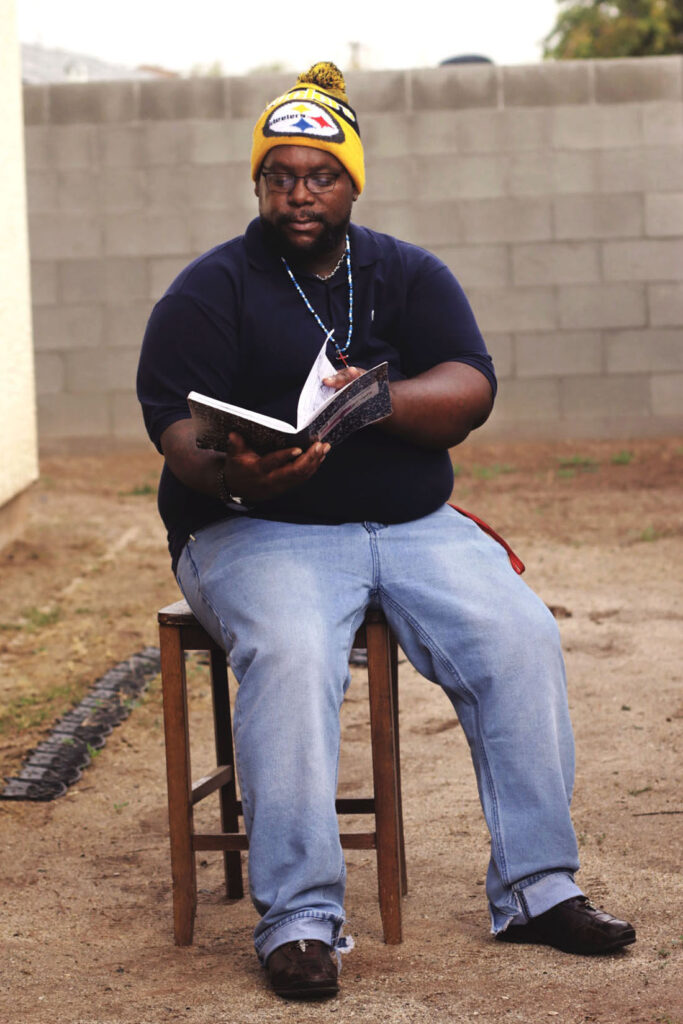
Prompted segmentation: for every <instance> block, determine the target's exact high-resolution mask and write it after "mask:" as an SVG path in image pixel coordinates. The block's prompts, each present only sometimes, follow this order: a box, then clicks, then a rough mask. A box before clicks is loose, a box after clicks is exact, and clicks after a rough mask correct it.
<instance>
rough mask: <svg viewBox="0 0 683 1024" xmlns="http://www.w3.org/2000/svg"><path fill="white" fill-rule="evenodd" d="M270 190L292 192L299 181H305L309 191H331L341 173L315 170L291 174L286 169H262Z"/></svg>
mask: <svg viewBox="0 0 683 1024" xmlns="http://www.w3.org/2000/svg"><path fill="white" fill-rule="evenodd" d="M261 175H262V177H264V178H265V179H266V185H267V186H268V191H269V192H291V191H292V189H294V188H295V187H296V183H297V181H299V180H301V181H303V182H304V183H305V185H306V188H307V189H308V191H309V192H313V193H316V194H317V193H318V192H331V191H332V189H333V188H334V186H335V185H336V184H337V178H339V177H340V175H339V174H335V173H334V172H333V171H314V172H313V173H312V174H289V173H288V172H285V171H261Z"/></svg>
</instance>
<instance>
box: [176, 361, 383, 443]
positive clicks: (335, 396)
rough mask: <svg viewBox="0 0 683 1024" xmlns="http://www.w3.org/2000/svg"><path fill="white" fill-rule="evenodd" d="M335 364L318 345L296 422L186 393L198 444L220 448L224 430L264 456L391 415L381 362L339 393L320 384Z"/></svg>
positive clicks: (341, 436)
mask: <svg viewBox="0 0 683 1024" xmlns="http://www.w3.org/2000/svg"><path fill="white" fill-rule="evenodd" d="M335 372H336V370H335V368H334V367H333V366H332V365H331V364H330V363H329V362H328V361H327V359H326V357H325V355H324V346H323V349H322V350H321V353H320V355H319V357H318V359H317V360H316V362H315V364H314V366H313V368H312V370H311V373H310V374H309V377H308V379H307V381H306V384H305V385H304V388H303V390H302V392H301V397H300V399H299V406H298V409H297V423H296V426H294V427H293V426H292V425H291V424H290V423H286V422H285V421H284V420H278V419H274V418H273V417H272V416H264V415H263V414H262V413H258V412H252V411H251V410H249V409H241V408H240V407H239V406H237V405H230V403H229V402H220V401H218V399H216V398H209V397H207V396H206V395H200V394H198V393H197V392H196V391H191V392H190V394H189V395H188V396H187V404H188V406H189V407H190V412H191V413H192V419H193V420H194V423H195V430H196V435H197V447H198V448H213V449H215V450H216V451H223V452H224V451H226V450H227V447H228V434H230V433H232V432H234V433H237V434H240V435H241V436H242V437H243V438H244V440H245V441H246V443H247V444H248V445H249V447H250V448H253V449H254V451H256V452H258V453H259V454H260V455H265V454H266V453H267V452H271V451H276V450H277V449H279V448H302V449H303V450H304V451H306V449H307V448H308V447H310V445H311V444H313V442H314V441H325V442H327V443H328V444H330V445H332V446H334V445H336V444H339V443H340V442H341V441H343V440H345V438H347V437H348V436H349V434H353V433H354V432H355V431H356V430H360V429H361V428H362V427H367V426H369V424H371V423H376V422H377V421H378V420H382V419H384V418H385V417H386V416H389V414H390V413H391V396H390V394H389V380H388V376H387V364H386V363H379V365H378V366H374V367H373V368H372V369H371V370H368V371H367V372H366V373H364V374H363V376H362V377H357V378H356V380H352V381H351V382H350V383H349V384H347V385H346V386H345V387H343V388H341V389H340V390H339V391H335V390H334V389H333V388H329V387H327V386H326V385H324V384H323V383H322V377H323V376H331V375H332V374H333V373H335Z"/></svg>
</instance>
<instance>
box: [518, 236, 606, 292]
mask: <svg viewBox="0 0 683 1024" xmlns="http://www.w3.org/2000/svg"><path fill="white" fill-rule="evenodd" d="M599 279H600V250H599V247H598V245H597V243H596V242H549V243H540V244H538V243H537V244H534V245H513V247H512V280H513V283H514V284H531V285H540V284H583V283H588V282H591V281H598V280H599Z"/></svg>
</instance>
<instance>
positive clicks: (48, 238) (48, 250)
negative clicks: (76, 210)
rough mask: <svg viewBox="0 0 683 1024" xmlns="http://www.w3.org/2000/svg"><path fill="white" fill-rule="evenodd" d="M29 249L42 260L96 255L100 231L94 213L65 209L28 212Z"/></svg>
mask: <svg viewBox="0 0 683 1024" xmlns="http://www.w3.org/2000/svg"><path fill="white" fill-rule="evenodd" d="M29 235H30V240H31V241H30V244H31V252H32V253H33V254H34V256H36V257H38V256H40V257H41V259H46V260H63V259H82V258H84V257H86V256H88V257H91V256H99V255H100V253H101V250H102V237H101V235H102V232H101V228H100V224H99V221H98V220H97V219H96V218H95V217H85V216H83V215H80V216H79V215H76V216H73V215H70V214H68V213H36V214H32V215H29Z"/></svg>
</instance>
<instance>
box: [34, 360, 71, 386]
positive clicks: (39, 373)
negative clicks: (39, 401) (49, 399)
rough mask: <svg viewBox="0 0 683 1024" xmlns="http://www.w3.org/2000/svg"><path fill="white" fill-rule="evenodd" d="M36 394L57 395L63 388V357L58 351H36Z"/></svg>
mask: <svg viewBox="0 0 683 1024" xmlns="http://www.w3.org/2000/svg"><path fill="white" fill-rule="evenodd" d="M34 362H35V370H36V395H39V396H40V395H58V394H59V393H60V392H61V391H63V390H64V377H65V374H64V359H63V357H62V354H61V353H60V352H36V353H35V357H34Z"/></svg>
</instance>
